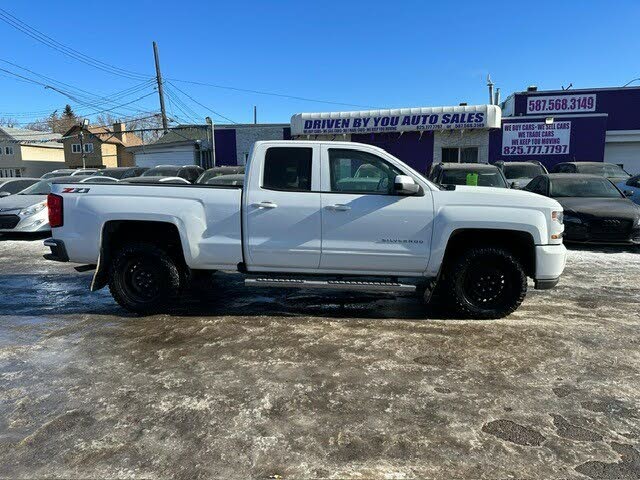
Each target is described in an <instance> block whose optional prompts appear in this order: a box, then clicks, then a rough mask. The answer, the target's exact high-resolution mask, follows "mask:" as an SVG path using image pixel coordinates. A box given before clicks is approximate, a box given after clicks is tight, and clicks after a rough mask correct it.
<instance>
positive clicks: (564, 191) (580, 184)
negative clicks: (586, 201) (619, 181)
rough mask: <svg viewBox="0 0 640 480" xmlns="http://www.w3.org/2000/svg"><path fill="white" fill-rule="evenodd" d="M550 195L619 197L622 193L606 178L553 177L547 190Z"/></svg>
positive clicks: (555, 196)
mask: <svg viewBox="0 0 640 480" xmlns="http://www.w3.org/2000/svg"><path fill="white" fill-rule="evenodd" d="M549 194H550V196H551V197H554V198H557V197H601V198H620V197H621V196H622V195H621V194H620V192H619V191H618V189H617V188H616V187H614V186H613V184H612V183H611V182H610V181H609V180H607V179H606V178H555V179H553V180H552V181H551V186H550V190H549Z"/></svg>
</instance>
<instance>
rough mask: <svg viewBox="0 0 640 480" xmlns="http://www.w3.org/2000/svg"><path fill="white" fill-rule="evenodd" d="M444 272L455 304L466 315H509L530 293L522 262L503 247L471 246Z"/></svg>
mask: <svg viewBox="0 0 640 480" xmlns="http://www.w3.org/2000/svg"><path fill="white" fill-rule="evenodd" d="M445 275H446V285H445V286H446V291H447V293H448V295H449V296H450V299H451V302H452V303H453V307H454V308H455V310H456V313H458V314H459V315H462V316H464V317H470V318H479V319H486V318H502V317H506V316H507V315H509V314H511V313H513V312H514V311H515V310H516V309H517V308H518V307H519V306H520V304H521V303H522V301H523V300H524V297H525V295H526V293H527V276H526V275H525V273H524V270H523V268H522V266H521V265H520V262H519V261H518V259H517V258H516V257H514V256H513V255H512V254H511V253H510V252H509V251H507V250H505V249H502V248H494V247H474V248H470V249H468V250H466V251H464V252H463V253H462V254H461V255H460V256H459V257H457V258H456V259H454V260H453V261H452V262H451V263H450V265H449V268H448V269H447V271H446V273H445Z"/></svg>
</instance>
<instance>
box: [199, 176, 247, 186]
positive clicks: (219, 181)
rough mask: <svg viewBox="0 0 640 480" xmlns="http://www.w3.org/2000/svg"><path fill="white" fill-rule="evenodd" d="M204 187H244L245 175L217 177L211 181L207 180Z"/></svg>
mask: <svg viewBox="0 0 640 480" xmlns="http://www.w3.org/2000/svg"><path fill="white" fill-rule="evenodd" d="M201 184H202V183H201ZM204 185H233V186H242V185H244V175H243V174H236V175H218V176H217V177H212V178H210V179H209V180H207V181H206V182H204Z"/></svg>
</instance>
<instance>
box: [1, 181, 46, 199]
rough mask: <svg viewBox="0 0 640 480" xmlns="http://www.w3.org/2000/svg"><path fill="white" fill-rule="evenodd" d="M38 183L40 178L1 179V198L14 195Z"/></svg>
mask: <svg viewBox="0 0 640 480" xmlns="http://www.w3.org/2000/svg"><path fill="white" fill-rule="evenodd" d="M38 181H40V179H39V178H28V177H14V178H0V198H2V197H8V196H9V195H14V194H16V193H18V192H20V191H22V190H24V189H25V188H27V187H30V186H31V185H33V184H34V183H36V182H38Z"/></svg>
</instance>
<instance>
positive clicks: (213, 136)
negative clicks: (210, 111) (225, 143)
mask: <svg viewBox="0 0 640 480" xmlns="http://www.w3.org/2000/svg"><path fill="white" fill-rule="evenodd" d="M205 121H206V122H207V125H209V127H210V128H211V163H213V165H212V166H213V167H215V166H216V130H215V127H214V125H213V120H211V117H206V118H205Z"/></svg>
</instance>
